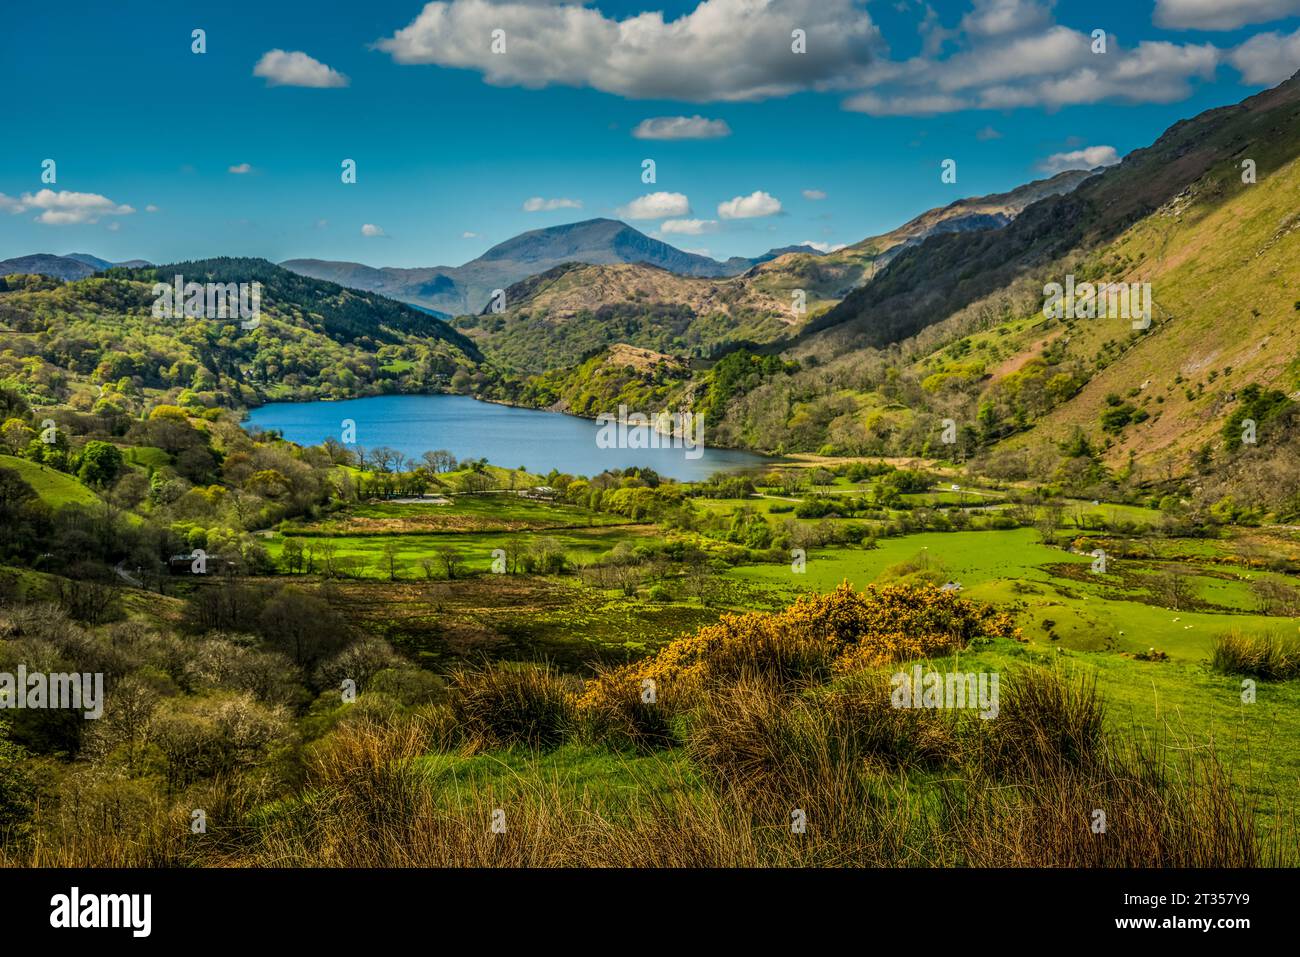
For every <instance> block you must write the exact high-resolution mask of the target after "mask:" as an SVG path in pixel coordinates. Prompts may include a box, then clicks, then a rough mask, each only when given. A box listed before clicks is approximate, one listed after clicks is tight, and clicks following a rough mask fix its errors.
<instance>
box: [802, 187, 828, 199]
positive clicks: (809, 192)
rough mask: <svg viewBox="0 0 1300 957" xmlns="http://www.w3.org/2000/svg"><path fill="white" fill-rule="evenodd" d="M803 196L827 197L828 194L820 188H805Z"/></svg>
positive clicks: (809, 197) (806, 197) (812, 197)
mask: <svg viewBox="0 0 1300 957" xmlns="http://www.w3.org/2000/svg"><path fill="white" fill-rule="evenodd" d="M803 198H804V199H811V200H819V199H825V198H826V194H825V193H824V192H823V191H822V190H820V189H805V190H804V191H803Z"/></svg>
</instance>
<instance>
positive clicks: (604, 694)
mask: <svg viewBox="0 0 1300 957" xmlns="http://www.w3.org/2000/svg"><path fill="white" fill-rule="evenodd" d="M983 636H989V637H992V636H997V637H1004V638H1015V639H1020V630H1019V629H1018V628H1016V627H1015V623H1014V621H1013V620H1012V617H1011V616H1010V615H1009V614H1007V613H1006V612H1003V611H999V610H998V609H996V608H993V607H991V606H988V605H982V604H978V603H976V602H972V601H969V600H967V599H965V598H962V597H961V596H960V595H958V594H957V593H956V592H953V591H944V590H942V589H940V588H938V587H937V586H935V585H930V584H926V585H910V584H908V585H886V586H883V587H876V586H869V587H868V588H867V589H866V590H865V591H861V592H860V591H856V590H855V589H854V588H853V586H852V585H850V584H849V583H848V582H844V583H842V584H840V586H839V587H837V588H836V589H835V590H834V591H832V592H829V593H826V594H818V595H806V596H804V597H802V598H800V599H799V600H798V601H796V602H795V603H794V604H793V605H791V606H790V607H789V608H786V609H785V610H784V611H780V612H775V613H765V612H755V613H751V614H745V615H724V616H723V617H722V618H721V619H720V620H719V621H718V622H717V623H716V624H713V625H706V626H705V627H703V628H701V629H700V630H699V631H697V632H695V633H694V634H691V635H684V636H682V637H681V638H678V639H677V640H675V641H673V642H671V643H670V644H668V645H667V646H665V647H664V648H662V649H661V650H660V651H659V653H658V654H656V655H655V656H653V657H651V658H647V659H645V660H643V661H638V662H634V663H632V664H629V665H626V666H624V667H622V668H618V669H615V670H612V671H609V672H606V673H605V674H602V675H600V676H599V677H597V678H595V679H593V680H591V681H589V682H587V685H586V687H585V688H584V691H583V693H582V695H581V697H580V699H579V702H578V703H579V706H580V707H582V708H585V709H598V708H601V707H606V706H609V705H612V704H615V703H617V702H619V701H624V702H625V701H627V700H628V697H629V696H631V695H635V694H639V693H640V692H641V689H642V688H643V687H644V686H645V682H646V679H649V680H650V681H652V682H654V686H655V688H656V691H657V693H662V692H663V691H665V690H668V689H672V690H673V691H675V692H676V693H678V694H681V695H685V694H689V693H690V692H691V691H692V690H695V689H698V688H700V687H703V686H707V685H708V684H710V683H711V682H716V681H720V680H725V679H727V678H728V677H731V676H734V675H735V674H736V673H737V672H738V671H739V670H740V669H741V668H743V667H745V666H751V667H752V666H759V667H764V666H771V667H781V666H782V665H783V664H793V663H797V662H811V661H818V662H822V663H825V664H827V665H829V667H830V669H831V670H832V671H834V672H836V673H845V672H849V671H852V670H854V669H857V668H862V667H874V666H877V665H883V664H888V663H890V662H894V661H905V660H908V659H912V658H924V657H931V656H935V655H943V654H947V653H949V652H951V651H954V650H956V649H958V648H964V647H965V646H966V645H967V644H968V643H969V642H970V641H971V640H972V639H974V638H979V637H983Z"/></svg>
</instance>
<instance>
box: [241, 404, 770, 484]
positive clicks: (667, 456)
mask: <svg viewBox="0 0 1300 957" xmlns="http://www.w3.org/2000/svg"><path fill="white" fill-rule="evenodd" d="M352 403H357V405H355V406H354V405H352ZM361 403H366V404H365V405H361ZM340 408H342V409H343V411H342V412H341V413H338V415H341V418H340V417H336V410H338V409H340ZM597 423H598V420H597V418H596V417H594V416H582V415H575V414H573V413H570V412H558V413H557V412H555V411H552V410H548V409H539V408H535V407H529V406H521V405H517V404H515V403H511V402H505V401H500V400H491V399H484V398H480V397H478V396H473V395H467V394H463V393H452V392H426V393H386V394H384V395H379V396H361V397H353V398H347V399H313V400H307V401H286V402H267V403H264V404H262V405H259V406H254V407H251V408H249V409H247V410H246V411H245V414H244V418H243V420H242V421H241V423H240V424H241V427H242V428H244V430H245V431H252V430H257V429H263V430H273V431H278V432H279V433H280V434H281V435H283V436H284V438H286V439H287V440H289V441H292V442H296V443H298V444H300V445H319V444H320V443H321V442H324V441H325V440H326V439H328V438H330V437H335V438H336V440H338V439H342V438H344V437H345V436H348V435H350V436H351V441H348V442H346V443H344V444H347V445H357V446H361V447H365V448H378V447H385V446H386V447H390V448H393V449H395V450H397V451H399V452H401V453H402V454H403V455H407V456H410V457H413V458H414V457H418V456H419V455H421V454H423V453H424V452H427V451H432V450H434V449H446V450H448V451H450V452H452V454H454V455H456V456H457V457H458V458H461V459H466V458H468V459H473V458H486V459H487V460H488V461H490V462H491V463H492V464H494V465H499V466H503V467H513V466H514V463H515V462H516V461H518V462H521V463H525V464H526V466H527V470H528V471H531V472H534V473H539V474H546V473H547V472H549V471H550V470H551V469H555V470H557V471H560V472H565V473H569V474H573V475H586V476H593V475H599V474H601V473H602V472H605V471H611V470H614V469H628V468H647V469H651V470H653V471H655V472H657V473H658V474H660V475H662V476H664V477H665V478H671V479H674V480H676V481H682V482H691V481H704V480H706V479H708V478H709V477H710V476H712V475H715V474H719V473H730V474H737V473H753V472H757V471H761V470H764V469H768V468H771V467H772V466H773V465H775V464H777V461H778V460H775V459H773V458H772V457H770V456H765V455H761V454H759V453H755V452H752V451H750V450H747V449H728V448H723V447H718V446H700V448H702V449H703V451H702V454H700V455H699V456H698V457H696V456H695V455H694V454H693V450H692V449H685V448H683V447H681V446H680V445H679V446H677V447H673V446H672V445H671V444H670V443H668V442H667V441H665V442H664V443H663V444H657V443H655V444H651V443H647V445H646V446H645V447H641V446H636V445H633V444H632V442H633V441H635V440H633V439H631V438H630V437H629V441H628V442H627V443H626V444H623V443H620V446H619V447H616V448H610V447H603V446H602V445H601V442H600V440H599V434H600V430H601V429H603V428H605V426H604V425H602V424H597ZM656 434H657V435H660V436H661V437H663V438H664V439H665V440H666V439H667V438H668V436H667V435H666V434H665V433H662V432H659V433H656ZM688 453H692V454H688Z"/></svg>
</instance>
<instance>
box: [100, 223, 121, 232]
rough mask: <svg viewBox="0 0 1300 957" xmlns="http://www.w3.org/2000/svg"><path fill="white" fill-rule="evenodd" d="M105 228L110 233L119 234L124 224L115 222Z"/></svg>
mask: <svg viewBox="0 0 1300 957" xmlns="http://www.w3.org/2000/svg"><path fill="white" fill-rule="evenodd" d="M104 228H105V229H107V230H108V231H109V232H110V233H115V232H117V231H118V230H119V229H121V228H122V224H121V223H117V222H113V223H109V224H108V225H107V226H105V227H104Z"/></svg>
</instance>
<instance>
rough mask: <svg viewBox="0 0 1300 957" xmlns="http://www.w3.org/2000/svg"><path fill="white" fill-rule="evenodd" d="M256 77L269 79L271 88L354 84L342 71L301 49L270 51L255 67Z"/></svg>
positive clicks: (319, 87) (254, 74) (267, 83)
mask: <svg viewBox="0 0 1300 957" xmlns="http://www.w3.org/2000/svg"><path fill="white" fill-rule="evenodd" d="M253 76H260V77H264V78H265V79H266V85H267V86H309V87H315V88H318V89H325V88H327V87H338V86H347V85H348V84H349V83H350V82H351V81H350V80H349V79H348V78H347V77H346V76H344V75H343V74H342V73H340V72H339V71H338V70H334V69H331V68H330V67H328V66H326V65H325V64H324V63H321V62H320V60H317V59H315V58H314V57H310V56H308V55H307V54H305V53H303V52H302V51H301V50H294V51H293V52H292V53H287V52H285V51H284V50H267V51H266V52H265V53H263V54H262V59H260V60H258V61H257V66H255V67H253Z"/></svg>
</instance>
